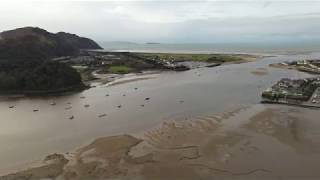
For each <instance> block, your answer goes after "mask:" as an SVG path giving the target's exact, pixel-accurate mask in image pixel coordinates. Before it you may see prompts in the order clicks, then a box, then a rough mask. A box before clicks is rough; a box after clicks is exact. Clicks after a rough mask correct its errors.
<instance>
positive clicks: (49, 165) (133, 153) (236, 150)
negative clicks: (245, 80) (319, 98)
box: [0, 105, 320, 180]
mask: <svg viewBox="0 0 320 180" xmlns="http://www.w3.org/2000/svg"><path fill="white" fill-rule="evenodd" d="M302 112H303V113H302ZM315 113H316V111H313V110H308V112H305V110H304V111H301V109H299V108H293V107H280V106H276V105H254V106H239V107H235V108H232V109H229V110H227V111H225V112H222V113H219V114H213V115H207V116H202V117H194V118H192V119H190V120H186V121H181V120H172V121H167V122H164V123H163V124H162V125H161V126H160V127H156V128H154V129H152V130H148V131H145V132H142V133H141V134H140V135H138V134H136V135H118V136H110V137H102V138H98V139H96V140H94V141H93V142H92V143H90V144H89V145H87V146H85V147H83V148H80V149H78V150H76V151H74V152H72V153H65V154H53V155H49V156H47V157H46V158H45V159H44V161H43V162H41V163H40V165H38V166H36V167H30V168H29V169H28V168H27V170H24V171H20V172H17V173H13V174H10V175H6V176H2V177H0V180H16V179H30V180H31V179H68V180H69V179H159V180H160V179H161V180H162V179H163V180H164V179H175V180H176V179H183V180H188V179H215V178H218V179H279V178H281V179H291V178H292V177H303V178H309V179H310V178H311V179H312V178H316V177H320V173H319V172H318V171H317V170H316V169H317V168H318V167H319V165H320V162H319V161H318V160H319V158H320V144H319V141H317V134H314V132H312V130H314V128H316V127H319V126H320V123H319V122H316V121H315V119H314V118H312V117H314V116H313V115H314V114H315ZM302 122H303V123H302ZM311 124H312V126H314V128H312V129H311V131H309V130H307V127H309V126H310V125H311Z"/></svg>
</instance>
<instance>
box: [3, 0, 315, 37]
mask: <svg viewBox="0 0 320 180" xmlns="http://www.w3.org/2000/svg"><path fill="white" fill-rule="evenodd" d="M0 22H1V24H0V31H4V30H9V29H14V28H18V27H24V26H35V27H40V28H44V29H46V30H48V31H50V32H59V31H65V32H71V33H75V34H78V35H81V36H86V37H89V38H92V39H94V40H96V41H99V42H102V41H130V42H161V43H251V42H254V43H255V42H262V43H304V42H311V43H313V42H320V30H319V29H320V0H318V1H317V0H308V1H307V0H277V1H275V0H211V1H210V0H208V1H206V0H188V1H186V0H139V1H135V0H127V1H122V0H117V1H103V0H100V1H99V0H98V1H89V0H88V1H72V0H71V1H70V0H69V1H65V0H42V1H28V0H0Z"/></svg>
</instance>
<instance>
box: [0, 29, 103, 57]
mask: <svg viewBox="0 0 320 180" xmlns="http://www.w3.org/2000/svg"><path fill="white" fill-rule="evenodd" d="M81 49H102V48H101V47H100V46H99V45H98V44H97V43H96V42H94V41H93V40H91V39H88V38H84V37H79V36H77V35H75V34H70V33H65V32H59V33H56V34H54V33H50V32H48V31H46V30H44V29H40V28H36V27H24V28H19V29H14V30H10V31H4V32H2V33H0V60H3V59H7V60H11V59H20V60H22V59H23V60H26V59H37V60H42V59H49V58H53V57H59V56H73V55H77V54H78V53H79V52H80V50H81Z"/></svg>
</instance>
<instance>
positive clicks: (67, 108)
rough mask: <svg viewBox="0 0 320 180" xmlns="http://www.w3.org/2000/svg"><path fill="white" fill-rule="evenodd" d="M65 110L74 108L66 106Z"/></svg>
mask: <svg viewBox="0 0 320 180" xmlns="http://www.w3.org/2000/svg"><path fill="white" fill-rule="evenodd" d="M64 109H65V110H69V109H72V107H71V106H70V107H66V108H64Z"/></svg>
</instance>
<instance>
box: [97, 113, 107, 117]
mask: <svg viewBox="0 0 320 180" xmlns="http://www.w3.org/2000/svg"><path fill="white" fill-rule="evenodd" d="M105 116H107V114H100V115H99V116H98V117H99V118H102V117H105Z"/></svg>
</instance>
